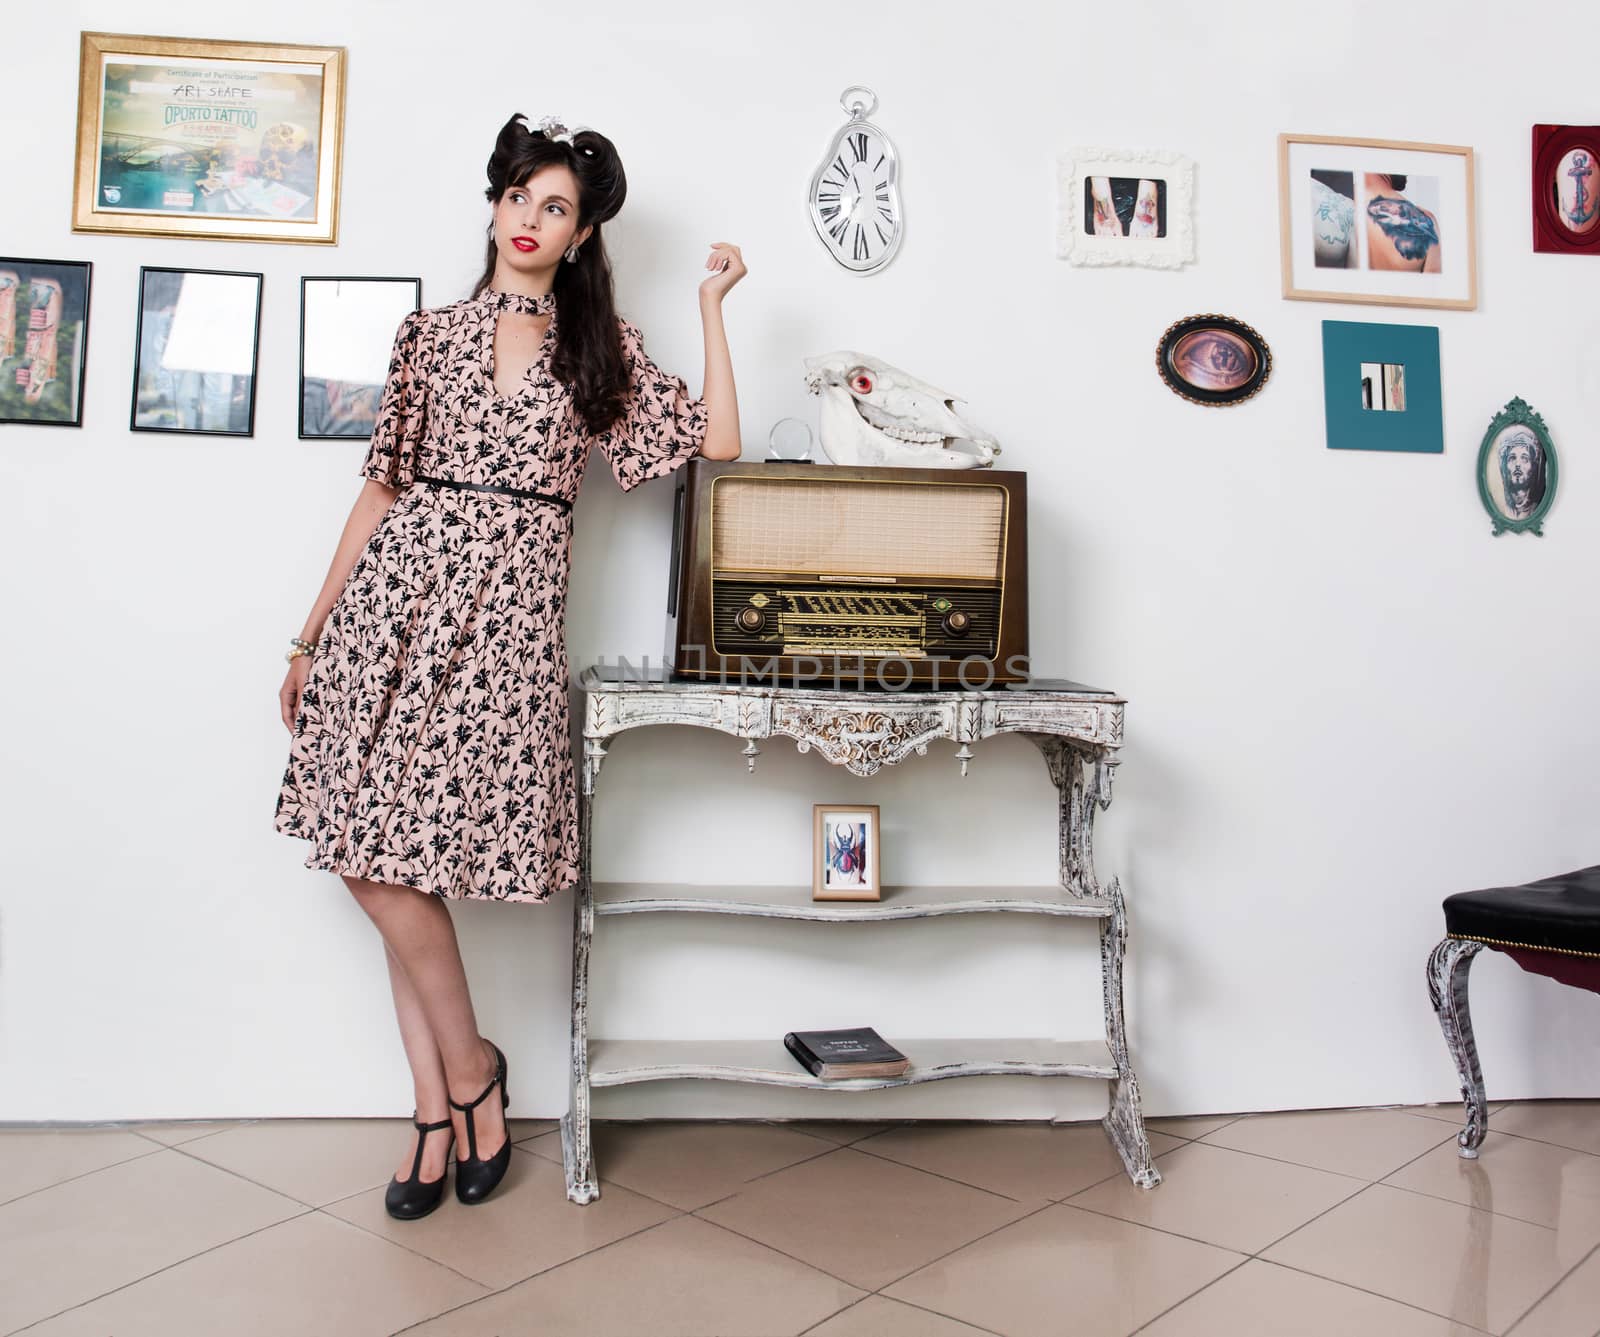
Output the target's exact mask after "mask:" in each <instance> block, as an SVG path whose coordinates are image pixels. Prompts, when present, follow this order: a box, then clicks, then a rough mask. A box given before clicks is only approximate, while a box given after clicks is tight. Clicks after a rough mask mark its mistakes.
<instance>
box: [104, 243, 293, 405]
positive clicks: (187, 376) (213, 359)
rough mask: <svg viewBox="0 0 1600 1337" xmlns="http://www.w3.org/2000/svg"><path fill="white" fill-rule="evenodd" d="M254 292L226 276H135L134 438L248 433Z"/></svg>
mask: <svg viewBox="0 0 1600 1337" xmlns="http://www.w3.org/2000/svg"><path fill="white" fill-rule="evenodd" d="M261 284H262V278H261V275H260V274H242V273H237V272H234V271H231V270H219V269H160V268H155V267H152V266H146V267H144V268H142V269H140V271H139V328H138V332H137V335H136V338H135V341H134V355H133V409H132V415H131V421H130V423H129V426H130V427H131V428H132V429H133V430H134V431H136V432H196V433H201V434H203V435H207V436H251V435H253V434H254V433H255V424H256V361H257V356H258V353H259V351H260V332H261Z"/></svg>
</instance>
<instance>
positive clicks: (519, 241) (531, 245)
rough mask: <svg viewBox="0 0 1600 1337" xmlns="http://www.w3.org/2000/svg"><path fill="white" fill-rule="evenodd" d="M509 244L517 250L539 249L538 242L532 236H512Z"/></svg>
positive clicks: (529, 250)
mask: <svg viewBox="0 0 1600 1337" xmlns="http://www.w3.org/2000/svg"><path fill="white" fill-rule="evenodd" d="M511 244H512V245H513V246H515V247H516V248H517V249H518V250H519V251H524V252H532V251H537V250H538V249H539V243H538V242H536V241H535V240H534V239H533V238H532V237H513V238H512V239H511Z"/></svg>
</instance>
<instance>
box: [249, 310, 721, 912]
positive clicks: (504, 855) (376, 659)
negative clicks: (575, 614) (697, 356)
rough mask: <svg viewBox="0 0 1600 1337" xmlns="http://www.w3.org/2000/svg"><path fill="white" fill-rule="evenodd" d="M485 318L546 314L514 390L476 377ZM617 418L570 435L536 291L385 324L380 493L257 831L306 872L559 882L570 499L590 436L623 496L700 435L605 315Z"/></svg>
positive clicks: (453, 889) (517, 893) (486, 368)
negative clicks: (277, 839)
mask: <svg viewBox="0 0 1600 1337" xmlns="http://www.w3.org/2000/svg"><path fill="white" fill-rule="evenodd" d="M504 310H516V311H525V312H531V313H534V314H539V315H544V314H549V315H550V325H549V328H548V330H547V331H546V333H545V336H544V341H543V343H542V344H541V345H540V348H539V351H538V353H537V354H536V355H535V357H534V360H533V363H532V365H531V366H530V367H529V368H528V371H527V374H526V376H525V377H524V378H523V380H522V382H521V384H520V385H518V387H517V388H516V390H515V391H514V392H513V393H512V394H509V395H502V394H501V393H499V391H497V390H496V389H495V386H494V380H493V375H492V372H491V370H490V369H491V367H492V365H493V352H494V333H495V325H496V322H497V321H498V319H499V315H500V313H501V312H502V311H504ZM620 323H621V332H622V342H623V349H624V352H625V354H626V358H627V362H628V366H629V369H630V378H631V384H630V388H629V392H628V400H627V409H626V413H625V416H624V417H623V418H622V419H621V420H619V422H618V423H617V424H616V425H615V426H614V427H613V428H612V429H611V430H609V431H606V432H601V433H598V434H593V435H591V434H590V433H588V432H586V431H585V429H584V428H583V425H582V423H581V422H580V421H579V420H578V419H577V418H576V415H575V413H574V410H573V405H572V399H571V393H570V390H569V389H568V387H567V386H565V385H564V384H561V383H559V382H557V381H556V380H555V378H554V377H553V376H552V375H551V372H550V359H551V356H552V354H553V352H554V349H555V339H556V315H555V299H554V297H553V296H552V297H544V298H529V297H524V296H521V295H518V294H512V293H501V292H496V291H494V290H493V289H489V290H486V291H485V292H484V293H483V294H482V295H481V296H479V297H476V298H469V299H467V300H466V301H461V302H456V303H454V304H452V305H450V306H444V307H438V308H436V309H433V310H425V311H414V312H412V313H411V314H410V315H409V316H407V317H406V318H405V320H404V321H403V322H402V324H401V327H400V331H399V334H398V335H397V336H396V339H395V345H394V355H393V357H392V359H391V361H390V364H389V374H388V381H387V384H386V385H385V387H384V393H383V399H382V402H381V404H380V406H379V410H378V421H377V426H376V427H375V429H374V431H373V433H372V444H371V447H370V449H369V451H368V453H367V457H366V461H365V463H364V464H363V465H362V469H361V474H362V476H363V477H366V478H374V479H378V480H380V481H382V482H385V483H388V484H390V485H391V486H393V487H396V488H399V489H400V495H399V496H398V497H397V498H396V499H395V501H394V503H393V505H391V506H390V508H389V510H388V511H387V512H386V513H385V514H384V516H383V519H382V520H380V521H379V523H378V526H377V528H376V529H375V530H374V531H373V533H372V537H371V539H370V540H369V541H368V542H367V545H366V547H365V549H364V550H363V551H362V553H361V555H360V556H359V557H358V558H357V559H356V562H355V565H354V566H353V567H352V568H351V571H350V575H349V577H348V579H347V580H346V582H345V585H344V589H343V591H342V592H341V594H340V595H339V598H338V601H337V602H336V603H335V604H334V605H333V608H332V609H331V611H330V612H329V614H328V616H327V619H326V621H325V623H324V625H323V629H322V635H321V638H320V640H319V643H318V648H317V653H316V654H315V656H313V658H312V660H311V672H310V675H309V676H308V678H307V680H306V684H305V689H304V691H303V692H302V694H301V698H300V708H299V712H298V714H297V715H296V718H295V722H294V735H293V739H292V741H291V743H290V747H289V763H288V766H287V768H286V769H285V771H284V774H283V783H282V787H281V788H280V790H279V793H278V802H277V810H276V814H275V817H274V825H275V826H276V828H277V829H278V830H279V831H282V832H283V833H284V834H285V835H291V836H299V837H302V838H304V839H306V840H309V841H310V842H311V851H310V853H309V855H308V856H307V858H306V861H305V862H306V867H307V868H325V869H329V870H331V871H333V872H338V873H347V874H351V875H354V876H356V877H362V878H368V879H370V880H372V881H375V882H388V883H395V884H399V885H401V886H408V887H414V888H416V889H417V890H419V891H425V892H430V893H432V894H435V895H438V896H442V897H449V898H457V899H468V898H470V899H478V900H497V901H534V902H540V901H545V900H548V899H549V898H550V896H551V895H552V894H553V893H554V892H556V891H558V890H560V889H561V888H563V887H568V886H571V885H572V884H574V883H575V882H576V881H577V880H578V836H577V795H576V790H575V788H574V777H573V761H572V749H571V740H570V735H569V715H568V670H567V654H566V644H565V640H564V636H563V626H562V623H563V613H564V611H565V608H566V599H567V576H568V570H569V566H570V556H571V551H570V550H571V541H572V514H571V511H570V509H569V508H567V507H563V506H560V505H558V504H553V503H552V502H550V501H546V500H540V499H537V498H531V497H518V496H512V495H509V494H505V493H494V492H479V491H469V490H464V489H460V488H452V487H444V486H439V485H437V484H434V483H429V482H420V481H418V477H419V475H420V476H422V477H423V478H439V479H449V480H452V481H457V482H467V483H479V484H494V485H498V486H504V487H511V488H517V489H520V490H532V491H535V492H540V493H544V494H546V495H547V496H551V497H557V498H562V499H565V500H566V501H567V502H568V503H570V502H571V501H572V500H573V499H574V498H576V496H577V492H578V484H579V483H580V481H581V480H582V478H583V472H584V467H585V465H586V464H587V462H588V458H589V453H590V449H591V447H592V446H596V445H597V446H599V448H600V450H601V452H602V453H603V454H604V455H605V457H606V459H607V461H608V462H609V463H610V465H611V470H612V472H613V474H614V475H615V476H616V479H617V482H618V484H620V486H621V487H622V488H623V490H624V491H627V490H630V489H632V488H634V487H637V486H638V485H639V484H640V483H642V482H644V481H645V480H646V479H649V478H656V477H659V476H660V475H662V474H666V473H668V472H670V471H671V470H673V469H675V468H677V467H678V466H679V465H681V464H683V463H684V462H685V461H686V460H688V459H689V458H690V457H691V456H693V455H694V454H695V453H696V452H697V451H698V450H699V448H700V445H701V443H702V442H703V441H704V440H705V434H706V426H707V416H706V408H705V401H704V400H703V399H699V398H695V397H692V396H691V395H690V394H689V391H688V387H687V386H686V385H685V383H684V382H683V380H682V379H681V378H679V377H676V376H672V375H669V374H667V373H666V372H663V371H662V370H661V369H660V368H658V367H657V366H656V365H655V364H654V363H653V362H652V361H651V360H650V359H649V357H647V356H646V354H645V351H644V342H643V338H642V336H641V335H640V333H639V330H638V328H637V327H636V326H634V325H633V324H631V323H630V322H628V321H626V320H622V321H621V322H620Z"/></svg>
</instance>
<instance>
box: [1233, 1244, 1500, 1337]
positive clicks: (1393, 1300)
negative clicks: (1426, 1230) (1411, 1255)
mask: <svg viewBox="0 0 1600 1337" xmlns="http://www.w3.org/2000/svg"><path fill="white" fill-rule="evenodd" d="M1256 1261H1257V1262H1258V1263H1265V1264H1266V1265H1267V1266H1268V1267H1282V1268H1286V1269H1288V1270H1289V1271H1290V1272H1298V1273H1300V1275H1301V1276H1305V1277H1315V1278H1316V1279H1317V1280H1318V1281H1326V1282H1328V1283H1329V1284H1330V1285H1334V1286H1343V1287H1345V1288H1346V1289H1347V1290H1352V1291H1360V1292H1361V1293H1362V1294H1363V1295H1371V1296H1375V1297H1376V1298H1378V1299H1379V1300H1387V1301H1389V1303H1390V1304H1397V1305H1403V1306H1404V1307H1405V1308H1407V1309H1414V1310H1416V1311H1417V1313H1419V1314H1427V1315H1428V1316H1429V1317H1430V1318H1440V1319H1443V1320H1444V1321H1445V1322H1446V1323H1454V1324H1456V1325H1458V1326H1459V1327H1463V1328H1466V1329H1467V1330H1468V1331H1469V1332H1481V1333H1485V1334H1488V1335H1489V1337H1493V1334H1492V1333H1489V1329H1488V1328H1480V1327H1478V1326H1477V1325H1476V1324H1473V1323H1468V1322H1467V1321H1466V1320H1465V1319H1460V1318H1452V1317H1451V1316H1450V1315H1449V1314H1441V1313H1440V1312H1439V1311H1438V1310H1437V1309H1428V1308H1426V1307H1425V1306H1423V1305H1419V1304H1416V1303H1415V1302H1413V1301H1411V1300H1402V1299H1400V1298H1399V1297H1398V1296H1395V1295H1386V1294H1384V1292H1382V1291H1375V1290H1373V1289H1371V1287H1368V1286H1358V1285H1356V1283H1355V1282H1353V1281H1341V1280H1340V1279H1339V1278H1338V1277H1329V1276H1325V1275H1323V1274H1322V1273H1321V1272H1313V1271H1312V1270H1311V1269H1310V1268H1309V1267H1301V1266H1300V1265H1299V1264H1298V1263H1286V1262H1284V1261H1283V1260H1282V1259H1281V1258H1260V1257H1258V1258H1257V1259H1256Z"/></svg>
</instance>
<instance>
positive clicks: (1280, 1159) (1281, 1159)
mask: <svg viewBox="0 0 1600 1337" xmlns="http://www.w3.org/2000/svg"><path fill="white" fill-rule="evenodd" d="M1217 1131H1218V1132H1221V1131H1222V1130H1221V1129H1220V1128H1219V1129H1218V1130H1217ZM1206 1136H1207V1137H1209V1136H1211V1135H1210V1134H1209V1133H1207V1134H1206ZM1452 1136H1453V1135H1452ZM1450 1140H1451V1139H1450V1138H1449V1137H1442V1138H1440V1139H1439V1140H1438V1141H1437V1142H1435V1143H1434V1144H1433V1145H1432V1146H1430V1147H1427V1148H1425V1149H1424V1150H1422V1151H1419V1152H1418V1153H1417V1154H1416V1155H1415V1156H1413V1157H1411V1159H1410V1160H1406V1161H1402V1162H1401V1163H1400V1164H1399V1165H1397V1166H1395V1168H1394V1169H1392V1170H1386V1171H1384V1173H1383V1175H1380V1176H1379V1177H1378V1178H1377V1179H1369V1178H1368V1177H1367V1176H1366V1175H1355V1174H1350V1173H1349V1172H1348V1171H1346V1170H1330V1169H1328V1168H1327V1166H1325V1165H1308V1164H1307V1163H1306V1162H1305V1161H1292V1160H1290V1159H1289V1158H1288V1157H1287V1156H1269V1155H1267V1153H1266V1152H1264V1151H1246V1150H1245V1149H1244V1148H1243V1147H1230V1146H1226V1145H1224V1144H1223V1143H1221V1142H1207V1141H1205V1140H1204V1139H1201V1138H1197V1139H1195V1141H1196V1142H1198V1143H1199V1145H1200V1146H1202V1147H1211V1148H1213V1149H1214V1150H1217V1151H1232V1152H1237V1153H1238V1154H1239V1155H1240V1156H1254V1157H1256V1158H1257V1159H1259V1160H1263V1161H1272V1162H1273V1163H1274V1164H1277V1165H1294V1166H1298V1167H1299V1168H1300V1169H1302V1170H1316V1171H1319V1172H1320V1173H1322V1174H1325V1175H1338V1176H1339V1177H1340V1178H1341V1179H1355V1180H1358V1181H1359V1182H1361V1183H1363V1184H1381V1183H1382V1182H1383V1180H1384V1179H1385V1178H1386V1177H1387V1176H1388V1175H1397V1174H1399V1173H1400V1171H1402V1170H1404V1169H1405V1168H1406V1167H1407V1166H1408V1165H1411V1164H1413V1163H1414V1162H1416V1161H1419V1160H1421V1159H1422V1158H1423V1157H1424V1156H1430V1155H1432V1154H1433V1153H1434V1152H1436V1151H1438V1150H1439V1148H1440V1147H1442V1146H1443V1145H1444V1144H1445V1143H1446V1142H1448V1141H1450ZM1190 1145H1191V1146H1193V1145H1195V1144H1194V1143H1190ZM1176 1150H1178V1148H1176V1147H1173V1148H1172V1151H1176ZM1161 1154H1162V1155H1163V1156H1166V1155H1170V1154H1171V1153H1170V1152H1166V1151H1164V1152H1162V1153H1161Z"/></svg>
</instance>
